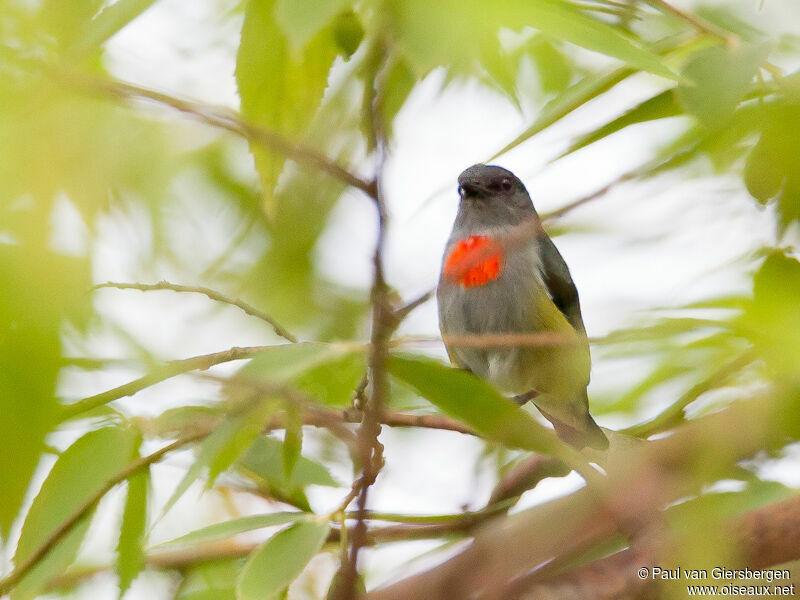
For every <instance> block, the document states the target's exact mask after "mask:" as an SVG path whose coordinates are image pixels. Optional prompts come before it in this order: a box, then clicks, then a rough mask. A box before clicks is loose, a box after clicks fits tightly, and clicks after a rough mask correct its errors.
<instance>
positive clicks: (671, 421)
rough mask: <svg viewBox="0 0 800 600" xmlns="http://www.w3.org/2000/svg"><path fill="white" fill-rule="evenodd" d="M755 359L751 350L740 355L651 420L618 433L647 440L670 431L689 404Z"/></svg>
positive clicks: (678, 423) (726, 380)
mask: <svg viewBox="0 0 800 600" xmlns="http://www.w3.org/2000/svg"><path fill="white" fill-rule="evenodd" d="M757 358H758V355H757V354H756V352H755V351H753V350H749V351H747V352H745V353H744V354H741V355H740V356H738V357H736V358H735V359H733V360H732V361H730V362H728V363H726V364H724V365H722V366H721V367H720V368H719V369H717V370H716V371H714V372H713V373H711V375H709V376H708V377H706V378H705V379H703V380H702V381H700V382H699V383H697V384H695V385H694V386H692V387H691V388H690V389H689V390H688V391H687V392H686V393H685V394H683V395H682V396H681V397H680V398H678V399H677V400H676V401H675V402H674V403H673V404H671V405H670V406H669V407H668V408H667V409H666V410H664V411H662V412H661V413H660V414H658V415H657V416H656V417H654V418H653V419H650V420H649V421H647V422H645V423H640V424H639V425H633V426H632V427H627V428H626V429H622V430H620V432H619V433H622V434H626V435H630V436H633V437H638V438H647V437H649V436H651V435H654V434H656V433H661V432H663V431H666V430H667V429H671V428H672V427H675V426H676V425H680V424H681V423H682V422H683V421H684V420H685V415H684V410H685V409H686V407H687V406H688V405H689V404H691V403H692V402H694V401H695V400H697V399H698V398H699V397H700V396H702V395H703V394H705V393H706V392H708V391H709V390H713V389H715V388H718V387H720V386H722V385H725V383H726V382H728V381H730V379H731V378H733V377H735V376H736V375H738V374H739V372H740V371H741V370H742V369H743V368H745V367H746V366H747V365H749V364H751V363H752V362H753V361H755V360H757Z"/></svg>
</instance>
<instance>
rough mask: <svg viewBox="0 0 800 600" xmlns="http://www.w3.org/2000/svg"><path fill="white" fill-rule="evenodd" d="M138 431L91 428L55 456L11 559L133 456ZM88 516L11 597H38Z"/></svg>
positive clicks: (22, 556) (71, 553) (26, 552)
mask: <svg viewBox="0 0 800 600" xmlns="http://www.w3.org/2000/svg"><path fill="white" fill-rule="evenodd" d="M135 444H136V435H135V433H134V432H133V431H132V430H130V429H123V428H120V427H105V428H103V429H98V430H96V431H90V432H89V433H87V434H86V435H84V436H83V437H81V438H80V439H78V440H77V441H76V442H75V443H74V444H72V445H71V446H70V447H69V448H67V449H66V450H65V451H64V452H63V453H62V454H61V456H59V457H58V460H57V461H56V463H55V465H53V468H52V469H51V470H50V473H49V474H48V475H47V479H45V481H44V483H43V484H42V488H41V489H40V490H39V493H38V494H37V496H36V498H34V500H33V504H32V505H31V508H30V510H29V511H28V514H27V516H26V517H25V524H24V525H23V526H22V533H21V534H20V538H19V543H18V544H17V550H16V553H15V554H14V563H15V564H17V565H20V564H22V563H24V562H25V561H26V560H27V559H28V557H30V556H31V555H32V554H33V553H34V552H35V551H36V550H37V549H38V548H39V547H40V546H42V545H43V544H45V543H46V542H47V540H48V539H49V538H50V536H52V535H53V533H54V532H55V531H56V529H58V527H59V526H60V525H61V524H62V523H63V522H64V521H65V520H66V519H68V518H69V517H70V516H72V515H73V514H74V513H75V512H77V511H78V510H79V509H80V508H82V507H83V506H84V504H85V503H86V502H87V501H88V500H89V499H90V498H91V497H92V496H93V495H94V494H96V493H97V492H98V490H100V489H101V488H102V487H103V485H105V484H106V482H107V481H108V480H109V479H111V478H112V477H113V476H114V475H116V474H117V473H118V472H119V471H121V470H122V469H123V468H124V467H125V466H126V465H127V464H128V463H129V462H130V460H131V457H132V456H133V450H134V447H135ZM90 521H91V517H90V516H87V517H86V518H85V519H83V520H81V521H80V522H79V523H77V524H76V525H75V526H74V527H73V528H72V530H71V531H70V532H69V533H67V534H66V535H65V536H64V537H63V538H62V539H61V541H60V542H58V544H56V545H55V547H53V548H52V549H51V550H50V551H49V552H48V553H47V555H46V556H45V557H44V558H43V559H42V560H40V561H39V562H38V563H37V565H36V566H35V567H34V568H33V569H31V570H30V571H29V572H28V574H27V575H26V576H25V577H23V578H22V580H21V581H20V582H19V583H18V584H17V586H16V587H15V588H14V590H13V591H12V593H11V598H12V600H23V599H28V598H34V597H36V596H37V595H38V594H39V593H40V592H41V591H42V590H43V588H44V586H45V585H46V584H47V583H48V582H49V581H50V579H51V578H52V577H54V576H55V575H58V574H61V573H63V572H64V569H66V567H67V566H69V564H70V563H71V562H72V561H73V560H74V558H75V555H76V554H77V552H78V548H79V546H80V544H81V541H82V540H83V537H84V535H85V534H86V530H87V529H88V527H89V523H90Z"/></svg>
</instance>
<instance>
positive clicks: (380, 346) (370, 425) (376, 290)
mask: <svg viewBox="0 0 800 600" xmlns="http://www.w3.org/2000/svg"><path fill="white" fill-rule="evenodd" d="M385 59H386V48H385V46H384V42H383V40H382V39H380V38H379V39H378V40H377V41H376V42H374V43H373V44H372V46H371V47H370V48H369V52H368V54H367V56H366V58H365V67H366V68H365V71H366V73H365V75H364V82H365V90H364V94H365V95H364V103H363V107H364V109H365V117H364V118H363V121H364V123H365V124H366V125H367V126H368V127H369V130H370V131H371V133H372V145H373V147H374V148H375V152H376V155H377V156H376V158H377V161H376V162H377V168H376V170H375V177H374V178H373V182H374V184H375V185H374V193H373V194H372V198H373V200H374V201H375V208H376V209H377V217H378V236H377V240H376V242H375V251H374V255H373V279H372V288H371V290H370V303H371V305H372V331H371V335H370V348H369V356H368V360H367V377H368V381H369V383H370V390H369V394H368V396H367V397H366V402H364V405H363V406H362V411H363V419H362V421H361V426H360V427H359V430H358V440H359V446H360V461H361V469H362V474H361V477H360V480H359V482H357V484H354V486H353V489H354V490H355V488H356V487H358V513H357V518H356V524H355V528H354V530H353V535H352V538H351V540H350V549H349V554H348V552H347V548H346V547H344V548H343V551H342V561H343V562H342V566H341V568H340V574H341V585H340V587H339V588H338V590H337V593H336V594H335V595H336V600H353V599H354V598H355V597H356V596H357V591H356V582H357V580H358V577H359V574H358V555H359V552H360V550H361V548H362V547H363V546H364V545H365V544H366V543H367V541H368V539H367V525H366V518H367V503H368V495H369V489H370V486H372V484H373V483H375V480H376V479H377V477H378V473H380V470H381V469H382V468H383V464H384V460H383V446H382V445H381V443H380V441H379V440H378V436H379V435H380V432H381V425H380V415H381V413H382V412H383V407H384V406H385V404H386V403H387V401H388V400H389V395H390V389H389V375H388V372H387V368H386V363H387V361H388V359H389V342H390V340H391V337H392V334H393V333H394V331H395V330H396V329H397V326H398V325H399V324H400V321H399V320H398V318H397V315H396V314H395V313H394V311H393V310H392V305H391V301H390V298H389V286H388V285H387V284H386V278H385V275H384V264H383V253H384V249H385V245H386V231H387V229H388V220H389V215H388V211H387V208H386V202H385V198H384V189H383V172H384V166H385V162H386V135H385V131H384V130H383V115H382V114H381V112H380V103H381V102H382V100H383V98H382V95H381V93H382V90H383V87H382V83H383V76H384V75H385V68H384V67H385V65H386V64H387V63H386V60H385Z"/></svg>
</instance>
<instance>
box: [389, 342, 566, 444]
mask: <svg viewBox="0 0 800 600" xmlns="http://www.w3.org/2000/svg"><path fill="white" fill-rule="evenodd" d="M389 371H390V372H391V374H392V375H394V376H395V377H397V378H398V379H401V380H403V381H404V382H406V383H407V384H409V385H410V386H411V387H413V388H414V389H415V390H416V391H417V392H418V393H419V394H420V395H421V396H424V397H425V398H427V399H428V400H430V401H431V402H432V403H433V404H435V405H436V406H437V407H439V408H440V409H441V410H442V411H443V412H445V413H446V414H448V415H450V416H451V417H453V418H455V419H458V420H459V421H461V422H463V423H466V424H467V425H469V426H470V427H472V428H473V429H475V431H477V432H478V433H480V434H481V435H482V436H484V437H486V438H488V439H490V440H494V441H496V442H500V443H501V444H504V445H506V446H510V447H513V448H522V449H525V450H533V451H536V452H543V453H551V452H552V451H553V449H554V448H557V447H558V442H557V441H556V438H555V435H554V434H553V433H552V432H550V431H549V430H547V429H546V428H544V427H543V426H542V425H540V424H539V423H538V422H537V421H536V420H535V419H534V418H533V417H532V416H531V415H529V414H528V413H527V412H525V411H524V410H522V409H521V408H520V407H519V406H517V405H516V404H514V403H513V402H512V401H511V400H509V399H508V398H506V397H505V396H503V395H502V394H501V393H500V392H498V391H497V390H496V389H495V388H493V387H492V386H491V385H489V384H488V383H487V382H485V381H483V380H482V379H480V378H478V377H476V376H475V375H473V374H471V373H468V372H466V371H463V370H460V369H453V368H450V367H446V366H444V365H443V364H441V363H439V362H436V361H434V360H432V359H430V358H422V357H419V356H408V355H393V356H391V357H390V359H389Z"/></svg>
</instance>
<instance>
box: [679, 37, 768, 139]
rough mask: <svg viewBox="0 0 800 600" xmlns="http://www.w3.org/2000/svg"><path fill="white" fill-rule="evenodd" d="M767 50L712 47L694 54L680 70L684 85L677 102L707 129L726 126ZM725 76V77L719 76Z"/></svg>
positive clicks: (765, 48)
mask: <svg viewBox="0 0 800 600" xmlns="http://www.w3.org/2000/svg"><path fill="white" fill-rule="evenodd" d="M769 51H770V47H769V46H768V45H765V44H762V45H759V46H740V47H738V48H723V47H721V46H713V47H711V48H706V49H704V50H701V51H699V52H697V53H696V54H695V55H694V57H693V58H692V59H691V60H690V61H689V62H688V63H687V64H686V66H685V67H684V69H683V76H684V79H685V80H686V83H682V84H681V85H679V86H678V88H677V91H676V94H677V100H678V102H679V103H680V104H681V105H682V106H683V107H684V109H685V110H686V112H688V113H691V114H693V115H694V116H696V117H697V118H698V119H699V120H700V121H701V122H702V123H703V124H704V125H706V127H708V128H710V129H715V128H717V127H719V126H721V125H722V124H723V123H725V122H726V121H727V120H728V119H729V118H730V116H731V115H732V114H733V112H734V110H735V109H736V106H737V105H738V104H739V102H740V101H741V100H742V98H744V96H745V94H747V92H748V91H749V89H750V86H751V83H752V81H753V77H754V76H755V74H756V71H757V70H758V67H759V66H760V65H761V64H762V63H763V61H764V60H765V59H766V57H767V55H768V54H769ZM721 73H724V76H720V74H721Z"/></svg>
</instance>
